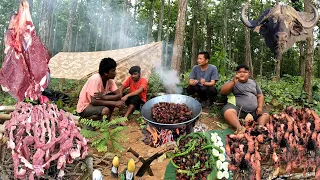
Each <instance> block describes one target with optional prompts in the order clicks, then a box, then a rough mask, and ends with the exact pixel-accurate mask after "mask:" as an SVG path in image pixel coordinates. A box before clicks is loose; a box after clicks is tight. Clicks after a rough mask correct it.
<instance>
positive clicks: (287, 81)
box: [257, 75, 320, 111]
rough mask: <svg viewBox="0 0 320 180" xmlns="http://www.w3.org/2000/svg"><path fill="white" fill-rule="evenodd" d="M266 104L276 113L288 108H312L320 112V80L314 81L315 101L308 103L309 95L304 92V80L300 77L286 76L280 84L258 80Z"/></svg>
mask: <svg viewBox="0 0 320 180" xmlns="http://www.w3.org/2000/svg"><path fill="white" fill-rule="evenodd" d="M257 82H258V84H259V85H260V87H261V89H262V91H263V94H264V97H265V103H266V104H268V105H271V106H272V107H273V109H274V110H275V111H278V110H282V109H284V108H285V107H286V106H289V105H292V106H295V107H305V106H307V107H311V108H313V109H315V110H317V111H319V107H320V106H319V104H320V101H319V95H320V88H319V83H320V81H319V79H314V81H313V101H312V102H311V103H309V102H308V101H307V94H306V93H305V92H304V91H303V79H302V78H301V77H300V76H290V75H284V77H283V78H281V80H280V82H273V81H270V80H267V79H262V78H258V79H257Z"/></svg>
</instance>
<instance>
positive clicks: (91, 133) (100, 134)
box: [80, 117, 128, 152]
mask: <svg viewBox="0 0 320 180" xmlns="http://www.w3.org/2000/svg"><path fill="white" fill-rule="evenodd" d="M126 121H127V118H125V117H119V118H115V119H113V120H111V121H107V120H106V119H105V118H103V120H102V121H94V120H91V119H81V120H80V123H81V124H83V125H85V126H90V127H92V128H94V129H97V130H89V129H84V128H83V129H81V134H82V135H83V136H84V137H85V138H88V139H90V141H91V146H92V147H95V148H96V149H97V150H98V152H106V151H122V150H123V147H122V145H121V144H120V142H121V141H122V140H123V139H124V138H125V137H124V136H123V135H122V134H120V133H121V132H122V131H124V130H126V129H127V128H128V127H127V126H120V125H119V124H120V123H122V122H126Z"/></svg>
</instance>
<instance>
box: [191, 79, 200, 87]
mask: <svg viewBox="0 0 320 180" xmlns="http://www.w3.org/2000/svg"><path fill="white" fill-rule="evenodd" d="M198 82H199V81H198V80H196V79H193V80H192V81H191V85H192V86H195V85H197V84H198Z"/></svg>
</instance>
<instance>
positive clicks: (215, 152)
mask: <svg viewBox="0 0 320 180" xmlns="http://www.w3.org/2000/svg"><path fill="white" fill-rule="evenodd" d="M212 154H213V156H214V157H218V156H219V151H218V150H216V149H215V148H213V149H212Z"/></svg>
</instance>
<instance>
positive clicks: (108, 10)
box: [80, 1, 147, 51]
mask: <svg viewBox="0 0 320 180" xmlns="http://www.w3.org/2000/svg"><path fill="white" fill-rule="evenodd" d="M133 3H135V2H133V1H131V2H130V3H129V4H125V3H124V2H123V3H116V2H113V1H105V2H103V3H101V2H100V1H89V2H88V5H87V6H86V18H87V19H88V20H89V22H90V25H91V26H92V28H91V29H90V30H91V33H92V34H91V39H90V43H91V47H95V46H96V47H97V48H96V49H92V48H91V49H89V48H88V50H89V51H93V50H96V51H99V50H113V49H122V48H127V47H133V46H137V45H142V44H145V41H144V39H146V35H147V33H146V31H145V30H143V29H144V28H145V27H146V25H147V23H146V22H141V21H139V23H138V22H136V21H135V18H134V16H135V12H134V9H133V8H130V6H133V5H134V4H133ZM99 5H100V8H98V9H97V7H99ZM97 37H98V42H95V40H96V38H97ZM87 41H88V40H87ZM141 41H142V42H141ZM80 44H82V43H80ZM96 44H97V45H96Z"/></svg>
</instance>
